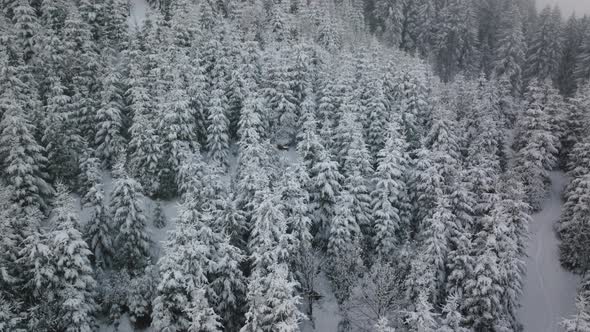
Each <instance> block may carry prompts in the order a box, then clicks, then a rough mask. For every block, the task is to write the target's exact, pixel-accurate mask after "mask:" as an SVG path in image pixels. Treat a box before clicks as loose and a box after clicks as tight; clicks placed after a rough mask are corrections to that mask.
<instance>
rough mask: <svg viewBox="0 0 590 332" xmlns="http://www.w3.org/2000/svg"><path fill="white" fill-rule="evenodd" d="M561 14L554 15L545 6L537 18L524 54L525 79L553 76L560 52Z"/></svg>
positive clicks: (541, 78)
mask: <svg viewBox="0 0 590 332" xmlns="http://www.w3.org/2000/svg"><path fill="white" fill-rule="evenodd" d="M560 20H561V16H560V15H559V16H557V18H556V16H555V15H554V13H553V12H552V10H551V7H549V6H546V7H545V8H543V10H542V11H541V12H540V14H539V17H538V18H537V26H536V27H535V30H534V32H533V33H532V39H531V40H530V42H529V45H528V50H527V54H526V68H525V76H526V78H527V80H531V79H533V78H535V77H536V78H537V79H539V80H541V81H543V80H546V79H548V78H553V77H554V75H555V74H556V71H557V67H558V65H559V57H560V52H561V21H560Z"/></svg>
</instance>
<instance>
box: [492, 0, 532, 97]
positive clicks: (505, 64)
mask: <svg viewBox="0 0 590 332" xmlns="http://www.w3.org/2000/svg"><path fill="white" fill-rule="evenodd" d="M505 3H506V6H507V8H506V10H507V12H508V14H507V15H506V16H505V17H503V19H502V21H501V27H500V29H499V36H498V48H497V50H496V54H495V62H494V70H495V73H496V75H497V76H498V77H501V76H506V78H507V79H509V80H510V83H511V85H512V91H511V92H512V94H513V95H514V96H518V95H519V94H520V93H521V91H522V65H523V63H524V56H525V54H524V52H525V47H526V46H525V45H526V44H525V39H524V35H523V32H522V16H521V15H520V10H519V9H518V6H517V5H516V4H515V2H514V1H506V2H505Z"/></svg>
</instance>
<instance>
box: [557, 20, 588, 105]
mask: <svg viewBox="0 0 590 332" xmlns="http://www.w3.org/2000/svg"><path fill="white" fill-rule="evenodd" d="M563 36H564V37H563V51H562V56H561V59H560V61H559V69H558V72H557V77H556V79H555V84H556V86H557V87H558V88H559V92H561V93H562V94H563V95H565V96H568V97H569V96H573V94H574V93H575V92H576V89H577V88H578V80H573V79H572V77H576V78H578V79H579V77H577V76H576V67H577V66H578V58H580V57H583V55H582V54H583V53H582V50H583V49H582V46H583V40H584V24H583V21H581V20H579V19H578V18H577V17H576V16H575V15H574V14H572V16H570V18H569V19H568V20H567V23H566V25H565V27H564V30H563Z"/></svg>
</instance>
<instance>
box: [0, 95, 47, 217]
mask: <svg viewBox="0 0 590 332" xmlns="http://www.w3.org/2000/svg"><path fill="white" fill-rule="evenodd" d="M15 97H16V96H15V95H14V91H13V90H8V91H4V93H3V94H2V99H1V101H0V102H1V103H2V108H3V109H4V110H5V111H4V115H3V117H2V120H1V121H0V160H2V174H3V175H4V176H5V177H6V179H7V180H8V181H7V183H8V185H9V186H11V189H12V195H11V196H12V198H11V200H12V201H13V202H14V203H16V204H18V205H19V206H21V207H22V208H31V209H35V208H40V209H42V210H44V209H46V208H47V204H48V202H47V199H49V198H50V196H51V195H52V194H53V188H52V187H51V185H50V184H48V183H47V182H46V179H47V173H46V172H45V167H46V164H47V159H46V158H45V156H44V152H45V151H44V149H43V148H42V147H41V146H40V145H39V144H38V143H37V141H36V140H35V138H34V136H33V134H34V131H35V128H34V126H33V125H32V124H31V123H30V121H29V119H28V118H27V115H26V114H25V111H24V110H23V108H22V106H21V104H20V103H19V101H18V100H17V99H16V98H15Z"/></svg>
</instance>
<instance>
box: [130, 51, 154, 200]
mask: <svg viewBox="0 0 590 332" xmlns="http://www.w3.org/2000/svg"><path fill="white" fill-rule="evenodd" d="M134 51H135V50H134ZM134 51H132V52H134ZM135 52H136V53H137V54H134V53H132V54H133V55H134V57H136V59H135V60H136V61H141V60H142V59H143V54H142V53H140V51H139V50H137V51H135ZM130 65H131V68H130V70H129V78H128V81H127V83H126V84H127V85H128V86H129V88H128V89H127V97H128V98H129V99H130V105H129V108H130V111H131V114H133V123H132V124H131V127H130V128H129V136H130V140H129V151H130V156H129V157H130V160H129V164H130V168H131V169H132V170H133V175H134V176H136V177H137V178H138V179H139V181H140V182H141V184H142V186H143V187H144V188H145V189H146V191H147V193H148V194H150V195H153V194H155V193H157V192H158V190H159V177H158V171H159V166H160V162H161V159H162V150H161V149H162V139H161V138H160V136H159V135H158V132H157V123H156V119H155V116H154V114H153V111H152V109H153V107H154V106H153V99H152V96H150V94H149V88H148V82H147V80H146V79H145V78H144V77H143V70H142V68H141V66H140V65H139V64H137V63H135V62H131V64H130Z"/></svg>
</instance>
